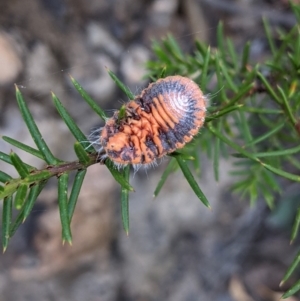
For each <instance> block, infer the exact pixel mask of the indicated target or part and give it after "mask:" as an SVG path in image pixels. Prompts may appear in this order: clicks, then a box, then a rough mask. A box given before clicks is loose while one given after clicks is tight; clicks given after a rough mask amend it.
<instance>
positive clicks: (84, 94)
mask: <svg viewBox="0 0 300 301" xmlns="http://www.w3.org/2000/svg"><path fill="white" fill-rule="evenodd" d="M70 78H71V81H72V84H73V85H74V87H75V89H76V90H77V91H78V92H79V94H80V95H81V96H82V98H83V99H84V100H85V101H86V102H87V104H88V105H89V106H90V107H91V108H92V109H93V111H94V112H96V113H97V114H98V115H99V116H100V118H101V119H102V120H104V121H106V120H107V116H106V114H105V112H104V111H103V110H102V109H101V108H100V107H99V106H98V105H97V103H96V102H95V101H94V100H93V99H92V98H91V97H90V96H89V95H88V93H87V92H86V91H85V90H84V89H83V88H82V86H81V85H80V84H79V83H78V82H77V81H76V80H75V79H74V78H73V77H72V76H70Z"/></svg>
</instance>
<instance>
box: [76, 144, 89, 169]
mask: <svg viewBox="0 0 300 301" xmlns="http://www.w3.org/2000/svg"><path fill="white" fill-rule="evenodd" d="M74 150H75V153H76V155H77V158H78V159H79V162H80V163H82V164H89V162H90V157H89V155H88V153H87V152H86V151H85V149H84V148H83V146H82V145H81V143H79V142H78V141H76V142H75V144H74Z"/></svg>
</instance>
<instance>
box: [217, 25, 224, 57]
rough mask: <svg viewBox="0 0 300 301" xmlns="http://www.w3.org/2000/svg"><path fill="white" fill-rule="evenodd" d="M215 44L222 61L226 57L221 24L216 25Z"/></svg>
mask: <svg viewBox="0 0 300 301" xmlns="http://www.w3.org/2000/svg"><path fill="white" fill-rule="evenodd" d="M217 42H218V49H219V50H220V52H221V55H222V57H223V59H225V57H226V51H225V43H224V30H223V22H219V23H218V27H217Z"/></svg>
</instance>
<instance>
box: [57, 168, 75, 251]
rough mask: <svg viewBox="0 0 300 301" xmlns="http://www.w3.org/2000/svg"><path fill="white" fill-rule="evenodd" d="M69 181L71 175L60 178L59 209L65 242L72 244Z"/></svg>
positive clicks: (65, 174)
mask: <svg viewBox="0 0 300 301" xmlns="http://www.w3.org/2000/svg"><path fill="white" fill-rule="evenodd" d="M68 180H69V174H68V173H64V174H62V175H61V176H60V177H59V178H58V207H59V214H60V221H61V225H62V238H63V242H65V241H67V242H68V243H69V244H70V245H71V244H72V234H71V228H70V221H69V213H68Z"/></svg>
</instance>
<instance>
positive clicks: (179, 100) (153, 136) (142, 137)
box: [100, 75, 206, 166]
mask: <svg viewBox="0 0 300 301" xmlns="http://www.w3.org/2000/svg"><path fill="white" fill-rule="evenodd" d="M205 113H206V98H205V96H204V95H203V93H202V91H201V90H200V88H199V87H198V85H197V84H196V83H195V82H193V81H192V80H191V79H189V78H187V77H182V76H178V75H177V76H169V77H166V78H163V79H159V80H157V81H156V82H154V83H151V84H150V85H149V86H148V87H147V88H145V89H144V90H143V91H142V92H141V93H140V94H139V95H138V96H136V97H135V99H134V100H131V101H129V102H128V103H127V104H126V105H125V107H124V114H120V111H117V112H115V113H114V115H113V116H112V117H111V118H110V119H108V120H107V122H106V124H105V126H104V127H103V129H102V131H101V133H100V145H101V147H102V150H103V151H104V155H103V158H102V159H105V158H107V157H109V158H110V159H111V160H112V161H113V162H114V163H115V164H116V165H117V166H122V165H127V164H133V165H134V166H140V165H143V164H145V165H146V164H152V163H154V162H156V159H158V158H161V157H163V156H165V155H167V154H169V153H171V152H173V151H175V150H177V149H180V148H182V147H184V145H185V144H186V143H187V142H189V141H191V140H192V139H193V136H194V135H195V134H197V133H198V131H199V129H200V128H201V127H202V126H203V123H204V120H205Z"/></svg>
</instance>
